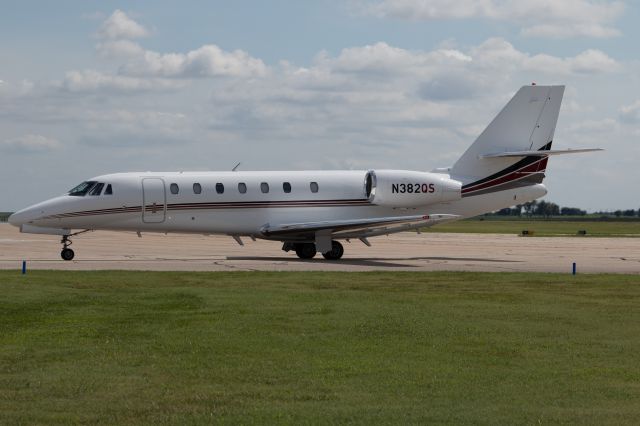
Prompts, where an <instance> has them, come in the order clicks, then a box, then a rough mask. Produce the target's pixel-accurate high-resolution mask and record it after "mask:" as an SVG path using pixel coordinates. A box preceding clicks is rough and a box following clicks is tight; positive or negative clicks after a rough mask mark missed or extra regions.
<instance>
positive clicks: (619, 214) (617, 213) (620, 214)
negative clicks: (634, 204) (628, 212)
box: [613, 210, 622, 217]
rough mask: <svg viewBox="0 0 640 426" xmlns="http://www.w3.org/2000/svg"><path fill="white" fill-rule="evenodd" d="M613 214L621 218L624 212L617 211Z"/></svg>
mask: <svg viewBox="0 0 640 426" xmlns="http://www.w3.org/2000/svg"><path fill="white" fill-rule="evenodd" d="M613 214H614V215H616V217H620V216H622V210H616V211H615V212H613Z"/></svg>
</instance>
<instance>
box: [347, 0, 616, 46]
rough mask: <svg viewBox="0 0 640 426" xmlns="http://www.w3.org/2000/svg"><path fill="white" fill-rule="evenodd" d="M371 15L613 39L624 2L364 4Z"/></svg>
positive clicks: (393, 0) (414, 0) (403, 0)
mask: <svg viewBox="0 0 640 426" xmlns="http://www.w3.org/2000/svg"><path fill="white" fill-rule="evenodd" d="M359 9H360V10H361V11H363V12H364V13H367V14H372V15H375V16H379V17H390V18H396V19H409V20H435V19H471V18H484V19H490V20H497V21H504V22H511V23H514V24H516V25H519V26H522V27H523V28H522V34H523V35H527V36H537V37H554V38H566V37H596V38H604V37H613V36H617V35H620V31H619V30H618V29H617V28H615V27H614V26H613V23H614V22H615V20H616V19H617V18H618V17H620V15H621V14H622V13H623V11H624V3H623V2H622V1H596V0H564V1H556V0H480V1H478V0H379V1H373V2H364V3H361V4H360V7H359Z"/></svg>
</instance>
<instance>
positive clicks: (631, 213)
mask: <svg viewBox="0 0 640 426" xmlns="http://www.w3.org/2000/svg"><path fill="white" fill-rule="evenodd" d="M635 215H636V211H635V210H633V209H630V210H625V211H623V212H622V216H626V217H633V216H635Z"/></svg>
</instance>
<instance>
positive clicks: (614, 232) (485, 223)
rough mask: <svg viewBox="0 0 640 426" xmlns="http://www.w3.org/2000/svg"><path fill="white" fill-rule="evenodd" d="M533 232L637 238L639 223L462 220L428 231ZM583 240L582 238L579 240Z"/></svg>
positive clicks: (546, 234) (622, 221) (543, 234)
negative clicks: (579, 232) (581, 233)
mask: <svg viewBox="0 0 640 426" xmlns="http://www.w3.org/2000/svg"><path fill="white" fill-rule="evenodd" d="M525 229H526V230H528V231H533V235H534V236H544V237H548V236H578V231H580V230H585V231H587V234H586V236H587V237H589V236H591V237H620V236H627V237H640V221H637V220H636V221H634V220H627V221H624V220H621V221H598V220H593V221H584V220H545V219H532V220H527V219H517V220H514V219H504V220H500V219H493V218H492V219H490V220H478V219H470V220H462V221H459V222H452V223H449V224H443V225H438V226H434V227H433V228H429V229H428V230H427V232H468V233H484V234H520V233H521V232H522V231H523V230H525ZM580 237H581V238H582V237H583V236H582V235H581V236H580Z"/></svg>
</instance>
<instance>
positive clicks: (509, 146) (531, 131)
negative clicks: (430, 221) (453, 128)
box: [451, 86, 564, 195]
mask: <svg viewBox="0 0 640 426" xmlns="http://www.w3.org/2000/svg"><path fill="white" fill-rule="evenodd" d="M563 93H564V86H523V87H522V88H520V90H518V92H517V93H516V94H515V96H514V97H513V98H511V100H510V101H509V103H507V105H506V106H505V107H504V108H503V109H502V111H500V113H499V114H498V115H497V116H496V117H495V118H494V119H493V121H492V122H491V124H489V126H487V128H486V129H485V130H484V131H483V132H482V133H481V134H480V136H478V138H477V139H476V140H475V142H474V143H473V144H472V145H471V146H470V147H469V149H467V151H466V152H465V153H464V154H463V155H462V156H461V157H460V158H459V159H458V161H457V162H456V163H455V164H454V165H453V167H452V168H451V175H452V176H453V177H455V178H456V179H460V180H462V182H463V184H464V186H463V193H464V190H465V187H466V189H467V191H466V192H467V193H468V192H474V191H477V190H480V189H486V188H487V187H488V186H495V185H494V184H491V182H493V183H498V184H501V185H502V184H504V183H507V182H508V180H509V179H508V178H507V177H508V176H511V175H513V172H514V171H521V170H525V171H527V173H530V174H531V175H534V174H538V176H537V177H536V179H534V180H532V181H531V182H530V183H536V182H535V180H539V181H541V179H542V177H543V174H542V173H543V172H544V168H545V167H546V163H547V158H546V156H545V157H525V158H521V159H520V158H509V157H495V158H481V157H482V156H484V155H487V154H499V153H501V152H509V151H510V152H513V151H538V150H549V149H551V142H552V141H553V134H554V131H555V128H556V123H557V121H558V113H559V111H560V103H561V102H562V95H563ZM505 179H507V182H505ZM488 182H489V184H488ZM521 183H522V184H524V182H521ZM470 190H471V191H470ZM469 195H471V194H469Z"/></svg>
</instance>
